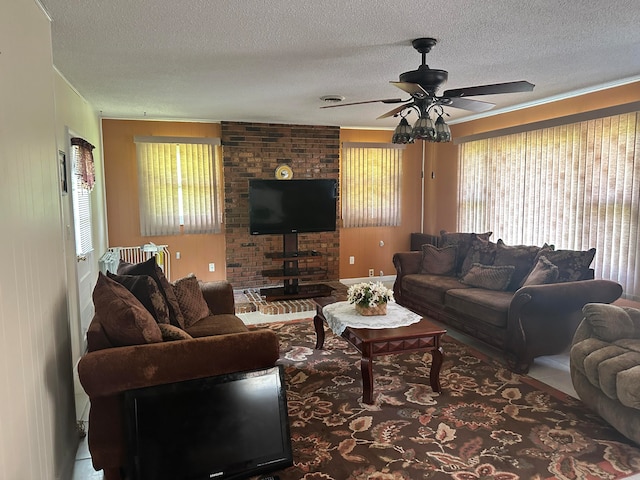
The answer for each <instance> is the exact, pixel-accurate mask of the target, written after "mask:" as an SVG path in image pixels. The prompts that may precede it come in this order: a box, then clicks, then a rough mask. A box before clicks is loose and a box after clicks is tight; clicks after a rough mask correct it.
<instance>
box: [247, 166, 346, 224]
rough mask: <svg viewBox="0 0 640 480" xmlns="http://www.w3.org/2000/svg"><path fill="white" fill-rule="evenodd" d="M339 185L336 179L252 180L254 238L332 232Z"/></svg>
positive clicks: (250, 192)
mask: <svg viewBox="0 0 640 480" xmlns="http://www.w3.org/2000/svg"><path fill="white" fill-rule="evenodd" d="M337 197H338V182H337V181H336V180H333V179H313V180H257V179H254V180H250V181H249V230H250V233H251V234H252V235H265V234H286V233H304V232H332V231H334V230H335V229H336V203H337Z"/></svg>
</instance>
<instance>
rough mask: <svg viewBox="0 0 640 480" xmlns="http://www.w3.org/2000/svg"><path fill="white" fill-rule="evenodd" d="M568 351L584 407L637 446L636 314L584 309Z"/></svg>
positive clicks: (639, 345) (639, 327)
mask: <svg viewBox="0 0 640 480" xmlns="http://www.w3.org/2000/svg"><path fill="white" fill-rule="evenodd" d="M583 312H584V320H583V321H582V323H580V326H579V327H578V329H577V330H576V333H575V336H574V338H573V343H572V346H571V356H570V360H571V363H570V372H571V380H572V382H573V387H574V388H575V390H576V392H577V394H578V396H579V397H580V398H581V399H582V401H583V402H584V403H585V404H586V405H587V406H588V407H590V408H591V409H592V410H594V411H595V412H597V413H598V414H599V415H600V416H601V417H602V418H604V419H605V420H606V421H607V422H609V423H610V424H611V425H612V426H613V427H614V428H615V429H616V430H618V431H619V432H620V433H622V434H623V435H625V436H626V437H627V438H629V439H631V440H633V441H634V442H636V443H637V444H638V445H640V310H638V309H636V308H630V307H619V306H616V305H600V304H588V305H585V307H584V309H583Z"/></svg>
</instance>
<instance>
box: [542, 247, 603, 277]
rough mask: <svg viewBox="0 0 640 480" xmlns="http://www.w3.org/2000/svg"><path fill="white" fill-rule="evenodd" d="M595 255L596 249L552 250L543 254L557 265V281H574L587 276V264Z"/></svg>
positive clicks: (588, 264)
mask: <svg viewBox="0 0 640 480" xmlns="http://www.w3.org/2000/svg"><path fill="white" fill-rule="evenodd" d="M595 255H596V249H595V248H591V249H589V250H585V251H579V250H552V251H548V252H546V253H545V254H544V256H545V257H547V260H549V261H550V262H551V263H553V264H554V265H556V266H557V267H558V282H575V281H578V280H584V279H586V278H588V276H589V266H590V265H591V262H592V261H593V257H595Z"/></svg>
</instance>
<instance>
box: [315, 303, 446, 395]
mask: <svg viewBox="0 0 640 480" xmlns="http://www.w3.org/2000/svg"><path fill="white" fill-rule="evenodd" d="M313 301H314V302H315V304H316V316H315V317H314V318H313V324H314V326H315V330H316V349H318V350H320V349H322V347H323V346H324V323H325V321H326V319H325V317H324V314H323V313H322V309H323V308H324V307H325V306H326V305H329V304H330V303H335V302H337V301H339V300H338V299H337V298H336V297H324V298H314V299H313ZM446 332H447V331H446V330H444V329H442V328H441V327H439V326H438V325H435V324H434V323H433V322H431V321H429V320H427V319H426V318H423V319H422V320H420V321H419V322H417V323H414V324H412V325H408V326H406V327H395V328H383V329H374V328H351V327H347V328H346V329H345V330H344V332H342V337H343V338H344V339H346V340H347V341H348V342H349V343H350V344H351V345H353V346H354V347H355V348H356V350H358V352H360V354H361V355H362V357H361V360H360V370H361V372H362V401H363V402H364V403H368V404H371V403H373V357H376V356H379V355H391V354H396V353H404V352H414V351H426V352H431V357H432V361H431V370H430V372H429V380H430V382H431V388H432V389H433V391H434V392H437V393H440V392H441V391H442V390H441V388H440V367H442V361H443V359H444V353H443V350H442V346H441V345H440V338H441V337H442V335H444V334H445V333H446Z"/></svg>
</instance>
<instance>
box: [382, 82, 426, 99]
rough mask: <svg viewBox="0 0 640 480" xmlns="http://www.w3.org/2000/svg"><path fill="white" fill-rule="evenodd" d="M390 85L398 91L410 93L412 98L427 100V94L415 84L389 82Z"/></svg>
mask: <svg viewBox="0 0 640 480" xmlns="http://www.w3.org/2000/svg"><path fill="white" fill-rule="evenodd" d="M389 83H390V84H392V85H395V86H396V87H398V88H399V89H400V90H404V91H405V92H407V93H410V94H411V96H412V97H413V98H419V99H422V98H427V97H428V96H429V92H427V91H426V90H425V89H424V88H422V86H420V85H419V84H417V83H409V82H389Z"/></svg>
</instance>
